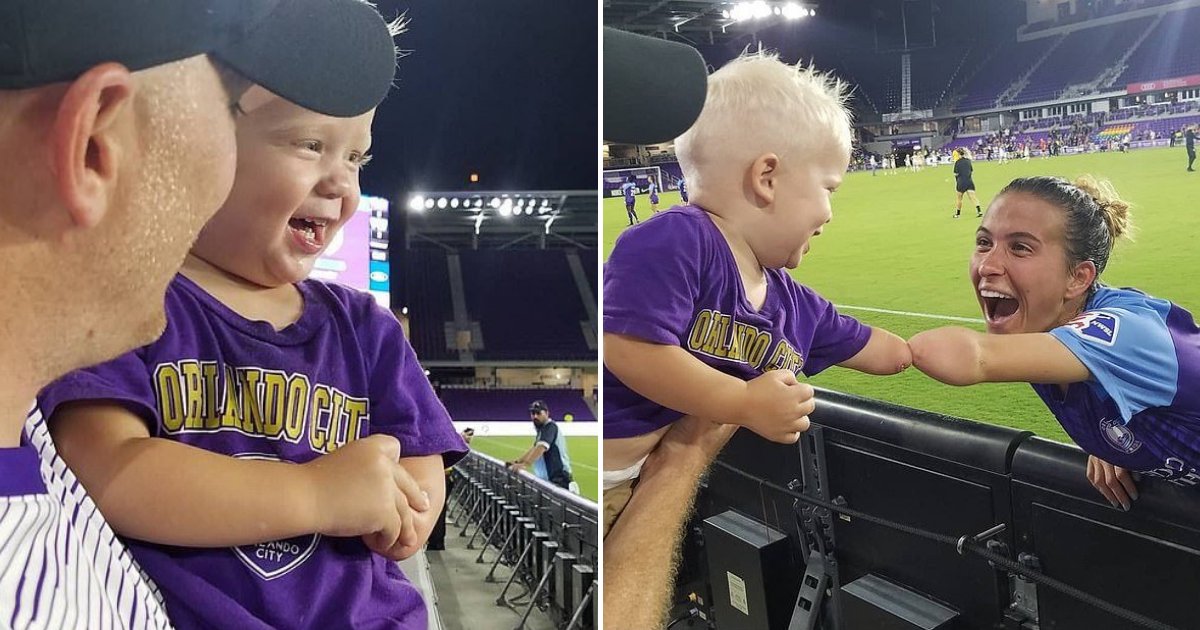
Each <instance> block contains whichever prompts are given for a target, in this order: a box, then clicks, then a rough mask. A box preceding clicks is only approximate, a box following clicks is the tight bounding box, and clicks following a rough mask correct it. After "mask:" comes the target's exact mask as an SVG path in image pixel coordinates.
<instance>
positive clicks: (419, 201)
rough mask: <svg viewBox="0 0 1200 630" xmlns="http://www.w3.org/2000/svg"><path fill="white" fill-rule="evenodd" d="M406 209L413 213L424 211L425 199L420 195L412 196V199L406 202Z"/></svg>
mask: <svg viewBox="0 0 1200 630" xmlns="http://www.w3.org/2000/svg"><path fill="white" fill-rule="evenodd" d="M408 209H409V210H412V211H413V212H420V211H422V210H424V209H425V197H423V196H421V195H413V198H412V199H409V200H408Z"/></svg>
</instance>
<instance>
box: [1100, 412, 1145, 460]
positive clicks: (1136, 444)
mask: <svg viewBox="0 0 1200 630" xmlns="http://www.w3.org/2000/svg"><path fill="white" fill-rule="evenodd" d="M1100 435H1103V436H1104V441H1106V442H1108V445H1109V446H1111V447H1113V448H1115V449H1117V450H1118V451H1121V452H1122V453H1125V454H1126V455H1130V454H1132V453H1135V452H1137V450H1138V449H1139V448H1142V443H1141V442H1140V441H1139V440H1138V439H1137V437H1135V436H1134V435H1133V431H1131V430H1130V429H1129V427H1127V426H1125V425H1123V424H1121V423H1120V422H1117V421H1116V420H1110V419H1108V418H1101V419H1100Z"/></svg>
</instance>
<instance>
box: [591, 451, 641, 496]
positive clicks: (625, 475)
mask: <svg viewBox="0 0 1200 630" xmlns="http://www.w3.org/2000/svg"><path fill="white" fill-rule="evenodd" d="M646 457H649V455H647V456H646ZM646 457H643V458H641V459H639V460H638V461H637V463H636V464H634V465H632V466H630V467H629V468H624V469H622V470H606V471H604V473H603V474H602V475H601V476H602V477H603V479H604V489H605V490H608V489H609V488H614V487H616V486H619V485H621V484H623V483H625V482H626V481H629V480H631V479H637V476H638V475H640V474H642V465H643V464H645V463H646Z"/></svg>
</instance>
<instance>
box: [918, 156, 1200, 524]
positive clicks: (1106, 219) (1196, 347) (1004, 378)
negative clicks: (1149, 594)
mask: <svg viewBox="0 0 1200 630" xmlns="http://www.w3.org/2000/svg"><path fill="white" fill-rule="evenodd" d="M1129 228H1130V219H1129V204H1128V203H1126V202H1125V201H1122V200H1121V198H1120V197H1118V196H1117V193H1116V191H1115V190H1114V189H1113V187H1112V186H1111V185H1110V184H1109V183H1108V182H1102V181H1096V180H1095V179H1093V178H1091V177H1087V176H1085V177H1081V178H1079V179H1076V180H1075V181H1074V182H1067V181H1066V180H1064V179H1060V178H1056V177H1031V178H1022V179H1016V180H1013V182H1011V183H1010V184H1009V185H1008V186H1007V187H1006V188H1005V189H1004V190H1002V191H1001V192H1000V195H999V196H997V197H996V199H995V200H994V201H993V202H992V204H991V206H990V207H989V208H988V212H987V216H986V217H984V220H983V222H982V224H981V225H980V227H979V230H978V231H977V232H976V235H975V254H974V255H973V257H972V258H971V266H970V274H971V284H972V286H973V288H974V290H975V293H976V297H977V299H978V300H979V304H980V307H981V308H982V310H983V314H984V318H985V321H986V322H987V333H986V334H985V333H979V332H975V331H973V330H968V329H966V328H957V327H946V328H938V329H935V330H930V331H926V332H922V333H920V334H918V335H916V336H914V337H913V338H912V339H911V340H910V341H909V344H910V346H911V348H912V353H913V364H914V365H915V366H916V367H917V368H918V369H920V370H921V371H923V372H925V373H926V374H928V375H930V376H932V377H934V378H936V379H938V380H940V381H942V382H944V383H949V384H951V385H971V384H975V383H985V382H1022V381H1023V382H1028V383H1030V384H1032V385H1033V389H1034V391H1035V392H1037V394H1038V396H1039V397H1041V399H1042V402H1044V403H1045V404H1046V406H1047V407H1049V409H1050V411H1051V413H1053V414H1054V417H1055V418H1057V419H1058V422H1059V424H1061V425H1062V426H1063V428H1064V429H1065V430H1066V432H1067V434H1069V435H1070V436H1071V438H1072V439H1073V440H1075V442H1076V443H1077V444H1079V446H1080V447H1081V448H1082V449H1083V450H1084V451H1087V453H1088V454H1089V458H1088V464H1087V476H1088V479H1089V481H1091V483H1092V485H1093V486H1095V487H1096V488H1097V489H1098V490H1099V491H1100V492H1101V493H1102V494H1103V495H1104V496H1105V498H1107V499H1108V500H1109V501H1110V502H1111V503H1112V504H1113V507H1119V509H1125V510H1128V509H1129V506H1130V500H1131V499H1136V498H1137V489H1136V488H1135V486H1134V484H1133V480H1132V479H1131V477H1130V475H1129V472H1128V471H1137V472H1140V473H1142V474H1143V475H1147V476H1151V477H1158V478H1161V479H1166V480H1168V481H1171V482H1174V483H1176V484H1180V485H1185V486H1194V485H1196V484H1197V483H1200V473H1198V472H1197V470H1196V467H1197V465H1200V390H1198V389H1197V388H1196V387H1194V384H1195V383H1196V382H1197V380H1200V328H1197V326H1196V324H1195V322H1194V321H1193V319H1192V315H1191V313H1189V312H1188V311H1186V310H1184V309H1183V308H1182V307H1180V306H1179V305H1177V304H1173V303H1171V302H1169V301H1167V300H1164V299H1160V298H1156V297H1152V296H1149V295H1146V294H1144V293H1142V292H1140V291H1137V290H1136V289H1117V288H1112V287H1108V286H1105V285H1103V284H1101V283H1100V281H1099V278H1100V274H1101V273H1103V271H1104V268H1105V266H1106V265H1107V263H1108V260H1109V256H1110V255H1111V253H1112V249H1113V244H1114V243H1115V242H1116V241H1117V239H1119V238H1121V237H1122V236H1124V235H1126V234H1127V233H1128V232H1129Z"/></svg>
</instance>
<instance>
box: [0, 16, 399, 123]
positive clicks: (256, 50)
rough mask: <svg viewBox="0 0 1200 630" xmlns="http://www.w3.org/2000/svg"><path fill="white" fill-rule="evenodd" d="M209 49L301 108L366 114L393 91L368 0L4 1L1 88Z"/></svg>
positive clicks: (382, 38) (391, 67)
mask: <svg viewBox="0 0 1200 630" xmlns="http://www.w3.org/2000/svg"><path fill="white" fill-rule="evenodd" d="M203 53H209V54H212V55H213V56H215V57H216V58H217V59H220V60H221V61H222V62H223V63H225V64H227V65H228V66H230V67H232V68H233V69H234V70H237V71H238V72H239V73H241V74H242V75H243V76H245V77H246V78H247V79H249V80H251V81H253V82H255V83H257V84H259V85H261V86H263V87H264V88H266V89H268V90H270V91H271V92H273V93H275V94H278V95H279V96H281V97H283V98H286V99H287V100H289V101H292V102H293V103H295V104H297V105H300V106H301V107H305V108H307V109H311V110H314V111H317V112H320V113H323V114H327V115H331V116H340V117H347V116H357V115H359V114H362V113H364V112H366V111H368V110H370V109H371V108H373V107H375V106H376V105H378V104H379V102H380V101H382V100H383V97H384V96H386V95H387V92H388V90H389V89H390V88H391V84H392V79H393V78H394V76H395V71H396V49H395V43H394V42H393V41H392V35H391V33H390V32H389V29H388V25H387V23H386V22H385V21H384V19H383V17H382V16H380V15H379V12H378V11H377V10H375V8H374V7H373V6H371V5H369V4H367V3H366V2H363V1H362V0H3V1H2V2H0V89H24V88H32V87H37V86H41V85H47V84H51V83H59V82H63V81H70V80H73V79H74V78H75V77H78V76H79V75H80V74H83V73H84V72H86V71H87V70H88V69H89V68H91V67H93V66H95V65H97V64H101V63H106V62H116V63H120V64H122V65H124V66H125V67H127V68H129V69H130V70H132V71H137V70H143V69H146V68H150V67H153V66H157V65H161V64H164V63H168V62H171V61H178V60H181V59H186V58H188V57H193V56H196V55H199V54H203Z"/></svg>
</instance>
